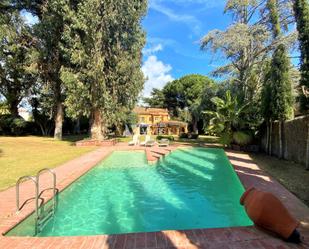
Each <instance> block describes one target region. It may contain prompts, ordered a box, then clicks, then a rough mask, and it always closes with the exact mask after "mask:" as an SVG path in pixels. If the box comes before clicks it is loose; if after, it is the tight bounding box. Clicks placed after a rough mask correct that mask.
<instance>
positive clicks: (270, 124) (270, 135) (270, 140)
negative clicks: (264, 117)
mask: <svg viewBox="0 0 309 249" xmlns="http://www.w3.org/2000/svg"><path fill="white" fill-rule="evenodd" d="M272 131H273V124H272V122H271V121H270V122H269V147H268V155H270V156H271V149H272V148H271V147H272V146H271V143H272Z"/></svg>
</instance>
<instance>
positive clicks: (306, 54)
mask: <svg viewBox="0 0 309 249" xmlns="http://www.w3.org/2000/svg"><path fill="white" fill-rule="evenodd" d="M294 12H295V19H296V23H297V30H298V39H299V47H300V53H301V57H300V63H301V65H300V72H301V80H300V85H301V87H302V88H303V89H304V91H305V88H306V89H309V2H308V0H295V1H294ZM301 107H302V109H303V110H309V97H308V96H307V97H306V96H305V94H303V95H301Z"/></svg>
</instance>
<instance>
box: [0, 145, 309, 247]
mask: <svg viewBox="0 0 309 249" xmlns="http://www.w3.org/2000/svg"><path fill="white" fill-rule="evenodd" d="M132 149H133V150H134V149H137V150H141V148H140V147H128V146H124V145H122V146H121V145H120V146H115V147H109V148H106V147H104V148H100V149H98V150H96V151H94V152H91V153H88V154H86V155H84V156H82V157H80V158H78V159H74V160H72V161H70V162H68V163H66V164H64V165H62V166H59V167H57V168H56V169H55V170H56V172H57V169H58V171H59V172H60V173H61V172H62V173H63V172H66V173H70V172H68V171H70V170H74V173H72V174H66V175H65V177H64V178H63V179H61V181H60V182H59V183H58V184H57V186H58V188H59V189H61V190H63V189H64V188H65V187H67V186H69V185H70V184H71V183H73V182H74V181H75V180H76V179H78V178H79V177H80V176H82V175H83V174H85V173H86V172H87V171H88V170H90V169H91V168H93V167H94V166H95V165H96V164H97V163H98V162H99V161H100V160H102V159H104V158H105V157H106V156H108V155H109V154H110V153H111V152H112V151H114V150H132ZM226 153H227V156H228V157H229V160H230V162H231V163H232V165H233V167H234V168H235V171H236V173H237V174H238V177H239V178H240V180H241V181H242V183H243V185H244V187H245V188H248V187H250V186H252V185H253V186H255V187H258V188H261V189H265V188H266V189H269V188H272V189H271V190H272V192H274V193H275V194H277V195H279V196H281V195H282V196H283V197H284V201H285V204H286V205H287V204H289V203H290V204H289V205H287V207H288V209H289V210H290V211H291V212H292V213H293V214H294V215H295V216H296V217H297V218H298V219H301V220H304V221H305V226H303V227H302V228H301V230H302V232H303V234H304V235H305V238H306V240H307V239H308V230H309V228H308V227H307V226H306V222H308V225H309V210H308V208H306V207H304V206H302V205H301V202H300V201H299V200H298V199H297V198H296V197H295V196H294V195H292V194H291V193H290V192H288V191H287V190H286V189H284V188H283V187H282V186H281V185H280V184H279V183H278V182H276V181H274V180H273V179H272V178H271V177H269V176H267V175H266V174H265V173H264V172H262V171H261V170H260V169H259V168H258V166H257V165H256V164H254V163H253V162H252V160H251V161H250V158H248V155H247V154H244V153H237V152H231V151H227V152H226ZM78 162H79V168H78V169H77V167H76V164H78ZM81 164H83V165H81ZM65 169H66V170H65ZM46 180H47V179H46ZM42 182H45V179H43V180H42ZM265 182H266V183H265ZM25 184H27V183H25ZM46 184H47V182H45V185H46ZM28 185H29V183H28ZM28 188H31V187H30V186H28ZM11 189H12V188H11ZM3 192H7V195H5V194H3ZM3 192H0V199H1V200H4V199H3V198H2V197H10V198H11V199H12V195H11V196H9V195H10V194H12V191H10V189H9V190H6V191H3ZM29 192H31V191H30V190H29V191H28V193H27V191H26V192H25V194H29ZM45 198H47V199H48V198H49V197H48V196H46V197H45ZM13 199H14V201H15V192H14V194H13ZM11 201H12V200H11ZM13 206H14V207H15V205H13ZM31 206H32V207H31ZM10 208H11V211H13V210H14V209H12V203H10ZM4 210H5V209H4ZM2 211H3V208H2V205H1V206H0V213H1V212H2ZM23 212H25V214H19V215H18V216H17V217H15V216H16V215H11V216H9V217H7V218H1V217H0V231H1V232H2V231H5V230H7V229H8V228H12V226H13V225H14V224H16V222H17V223H19V222H20V221H21V219H24V218H25V217H26V216H25V215H26V213H28V215H29V214H30V213H31V212H33V203H32V205H28V206H27V207H26V209H25V210H24V211H23ZM23 215H24V216H23ZM306 217H307V218H308V220H307V218H306ZM304 246H305V247H304ZM304 246H297V247H295V246H294V245H291V244H287V243H285V242H283V241H281V240H279V239H277V238H275V237H272V236H270V235H268V234H266V233H264V232H262V231H260V230H258V229H257V228H255V227H254V226H251V227H241V228H220V229H195V230H186V231H183V230H181V231H177V230H175V231H160V232H154V233H134V234H120V235H99V236H77V237H47V238H36V237H34V238H33V237H4V236H0V248H44V249H45V248H47V247H48V248H106V249H111V248H122V249H124V248H129V249H133V248H136V249H138V248H156V249H157V248H162V249H163V248H183V249H184V248H187V249H191V248H192V249H193V248H247V249H250V248H281V249H282V248H309V245H308V244H305V245H304Z"/></svg>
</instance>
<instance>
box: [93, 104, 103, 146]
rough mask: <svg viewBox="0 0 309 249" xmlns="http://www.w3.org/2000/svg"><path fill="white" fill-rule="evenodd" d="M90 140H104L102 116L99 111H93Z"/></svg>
mask: <svg viewBox="0 0 309 249" xmlns="http://www.w3.org/2000/svg"><path fill="white" fill-rule="evenodd" d="M90 132H91V139H93V140H100V141H101V140H104V138H105V126H104V123H103V120H102V115H101V112H100V110H99V109H96V108H95V109H94V110H93V112H92V118H91V129H90Z"/></svg>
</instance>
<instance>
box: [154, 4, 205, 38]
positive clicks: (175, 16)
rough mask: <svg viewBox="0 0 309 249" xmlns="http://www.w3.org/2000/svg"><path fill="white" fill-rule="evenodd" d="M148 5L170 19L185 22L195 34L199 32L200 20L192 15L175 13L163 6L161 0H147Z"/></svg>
mask: <svg viewBox="0 0 309 249" xmlns="http://www.w3.org/2000/svg"><path fill="white" fill-rule="evenodd" d="M149 7H150V8H151V9H153V10H155V11H158V12H160V13H162V14H163V15H166V16H167V17H168V18H169V19H170V20H171V21H175V22H182V23H184V24H186V25H187V26H188V27H189V28H190V29H192V31H193V32H194V33H195V34H200V32H201V27H200V26H201V22H200V21H199V20H198V19H197V18H196V17H195V16H192V15H187V14H179V13H175V11H174V10H172V9H170V8H168V7H166V6H164V5H163V4H162V2H161V1H156V0H152V1H150V2H149Z"/></svg>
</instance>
